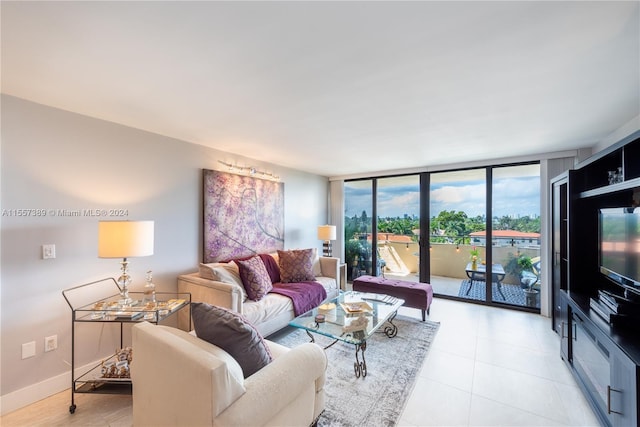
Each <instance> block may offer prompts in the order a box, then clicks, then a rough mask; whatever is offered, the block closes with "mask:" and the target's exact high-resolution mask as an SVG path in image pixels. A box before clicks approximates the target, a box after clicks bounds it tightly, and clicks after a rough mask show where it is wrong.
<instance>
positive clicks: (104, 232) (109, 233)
mask: <svg viewBox="0 0 640 427" xmlns="http://www.w3.org/2000/svg"><path fill="white" fill-rule="evenodd" d="M148 255H153V221H100V222H99V223H98V257H100V258H128V257H138V256H148Z"/></svg>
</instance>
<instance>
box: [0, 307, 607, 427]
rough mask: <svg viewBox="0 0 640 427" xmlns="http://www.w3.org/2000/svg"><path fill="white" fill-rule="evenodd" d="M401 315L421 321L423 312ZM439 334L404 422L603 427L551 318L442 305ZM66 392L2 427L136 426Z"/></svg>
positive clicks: (115, 411)
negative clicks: (73, 404)
mask: <svg viewBox="0 0 640 427" xmlns="http://www.w3.org/2000/svg"><path fill="white" fill-rule="evenodd" d="M401 313H402V314H404V315H407V316H412V317H416V318H419V317H420V311H419V310H414V309H407V308H402V309H401ZM429 318H430V319H431V320H434V321H439V322H440V329H439V331H438V333H437V335H436V337H435V340H434V342H433V345H432V347H431V349H430V350H429V354H428V356H427V359H426V360H425V362H424V365H423V368H422V371H421V373H420V375H419V377H418V379H417V381H416V384H415V387H414V390H413V393H412V394H411V397H410V398H409V401H408V402H407V405H406V407H405V410H404V413H403V414H402V417H401V419H400V426H402V427H417V426H498V425H499V426H598V425H599V424H598V421H597V420H596V418H595V416H594V415H593V412H592V411H591V409H590V407H589V405H588V403H587V402H586V400H585V398H584V397H583V395H582V393H581V392H580V390H579V389H578V387H577V385H576V384H575V381H574V380H573V378H572V376H571V375H570V373H569V371H568V370H567V368H566V367H565V366H564V362H562V360H561V359H560V356H559V346H560V343H559V339H558V337H557V335H556V334H555V333H554V332H553V331H551V326H550V320H549V319H548V318H545V317H542V316H539V315H536V314H531V313H525V312H518V311H512V310H505V309H500V308H490V307H486V306H481V305H476V304H469V303H463V302H457V301H451V300H444V299H436V300H435V301H434V302H433V305H432V307H431V314H430V316H429ZM69 397H70V395H69V392H68V391H66V392H61V393H58V394H56V395H54V396H52V397H49V398H47V399H44V400H43V401H40V402H37V403H34V404H32V405H30V406H27V407H26V408H23V409H19V410H17V411H14V412H13V413H11V414H7V415H5V416H3V417H2V418H1V419H0V425H2V426H3V427H4V426H7V427H8V426H33V425H94V426H107V425H108V426H131V423H132V408H131V398H130V397H128V396H110V395H88V394H80V395H77V398H78V410H77V411H76V413H75V414H74V415H71V414H69V411H68V407H69V406H68V405H69Z"/></svg>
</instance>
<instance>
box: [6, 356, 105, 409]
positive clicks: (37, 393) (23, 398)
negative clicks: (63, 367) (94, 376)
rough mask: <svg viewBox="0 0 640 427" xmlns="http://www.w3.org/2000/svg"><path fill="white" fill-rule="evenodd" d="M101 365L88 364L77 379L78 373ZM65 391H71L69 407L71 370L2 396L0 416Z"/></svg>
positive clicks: (95, 363) (80, 370)
mask: <svg viewBox="0 0 640 427" xmlns="http://www.w3.org/2000/svg"><path fill="white" fill-rule="evenodd" d="M99 363H100V361H97V362H93V363H88V364H86V365H85V366H83V367H81V368H76V378H77V375H78V374H77V373H78V372H80V373H84V372H87V371H88V370H89V369H91V368H93V367H95V366H96V365H98V364H99ZM64 390H69V405H71V370H69V371H67V372H64V373H62V374H60V375H56V376H55V377H51V378H48V379H46V380H44V381H41V382H39V383H36V384H32V385H30V386H27V387H25V388H22V389H20V390H16V391H12V392H11V393H7V394H5V395H3V396H0V415H6V414H8V413H9V412H13V411H15V410H17V409H20V408H24V407H25V406H28V405H31V404H32V403H35V402H37V401H39V400H42V399H45V398H47V397H49V396H52V395H54V394H56V393H60V392H61V391H64Z"/></svg>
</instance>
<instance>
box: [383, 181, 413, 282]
mask: <svg viewBox="0 0 640 427" xmlns="http://www.w3.org/2000/svg"><path fill="white" fill-rule="evenodd" d="M376 213H377V223H378V224H377V226H378V250H377V252H376V255H377V257H378V265H379V268H380V273H382V274H384V275H389V276H393V277H398V278H403V280H406V279H407V278H410V279H411V280H414V281H417V279H418V274H419V271H418V265H419V261H420V248H419V245H418V239H419V235H420V176H419V175H408V176H396V177H391V178H379V179H378V180H377V212H376Z"/></svg>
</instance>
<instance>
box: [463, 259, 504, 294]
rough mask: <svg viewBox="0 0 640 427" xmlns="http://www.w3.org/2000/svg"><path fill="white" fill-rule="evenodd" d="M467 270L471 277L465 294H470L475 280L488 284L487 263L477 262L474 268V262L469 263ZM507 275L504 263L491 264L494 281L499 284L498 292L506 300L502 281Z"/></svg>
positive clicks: (468, 275)
mask: <svg viewBox="0 0 640 427" xmlns="http://www.w3.org/2000/svg"><path fill="white" fill-rule="evenodd" d="M465 272H466V273H467V277H468V278H469V288H468V289H467V292H466V294H465V295H469V291H471V286H473V281H474V280H476V281H481V282H485V286H486V280H487V277H486V276H487V266H486V265H483V264H477V265H476V268H475V269H474V268H473V266H472V263H468V264H467V268H466V269H465ZM505 276H506V273H505V271H504V267H502V264H492V265H491V278H492V279H493V281H494V282H496V284H497V286H498V293H499V294H500V296H502V299H504V300H506V298H505V297H504V294H503V293H502V281H503V280H504V277H505Z"/></svg>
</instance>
